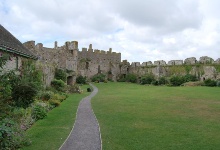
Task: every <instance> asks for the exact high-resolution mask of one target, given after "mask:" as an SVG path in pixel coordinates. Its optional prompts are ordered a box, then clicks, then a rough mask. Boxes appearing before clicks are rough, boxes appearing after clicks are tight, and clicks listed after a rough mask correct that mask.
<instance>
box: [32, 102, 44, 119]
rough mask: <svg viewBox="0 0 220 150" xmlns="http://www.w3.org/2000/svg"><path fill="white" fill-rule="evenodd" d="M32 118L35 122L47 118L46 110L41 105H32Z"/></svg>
mask: <svg viewBox="0 0 220 150" xmlns="http://www.w3.org/2000/svg"><path fill="white" fill-rule="evenodd" d="M32 111H33V112H32V117H33V118H34V119H35V120H36V121H37V120H40V119H43V118H44V117H46V116H47V111H46V109H45V108H44V107H43V106H41V105H34V106H33V110H32Z"/></svg>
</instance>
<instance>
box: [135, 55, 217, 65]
mask: <svg viewBox="0 0 220 150" xmlns="http://www.w3.org/2000/svg"><path fill="white" fill-rule="evenodd" d="M194 64H220V58H218V59H217V60H216V61H214V59H213V58H211V57H208V56H202V57H200V59H199V60H196V58H195V57H190V58H186V59H185V60H184V61H183V60H170V61H168V63H166V61H164V60H157V61H154V63H152V62H151V61H148V62H143V63H142V64H141V65H140V62H132V63H131V67H138V66H141V67H145V66H152V65H154V66H174V65H194Z"/></svg>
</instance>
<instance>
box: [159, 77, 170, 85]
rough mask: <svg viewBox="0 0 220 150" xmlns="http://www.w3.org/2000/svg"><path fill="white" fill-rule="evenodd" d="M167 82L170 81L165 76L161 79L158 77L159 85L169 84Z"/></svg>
mask: <svg viewBox="0 0 220 150" xmlns="http://www.w3.org/2000/svg"><path fill="white" fill-rule="evenodd" d="M167 83H168V81H167V80H166V78H165V77H159V79H158V85H165V84H167Z"/></svg>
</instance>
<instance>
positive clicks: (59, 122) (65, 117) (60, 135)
mask: <svg viewBox="0 0 220 150" xmlns="http://www.w3.org/2000/svg"><path fill="white" fill-rule="evenodd" d="M87 87H90V86H88V85H87V86H82V89H83V91H84V92H83V93H82V94H71V95H70V96H69V97H68V98H67V99H66V100H65V101H63V102H62V103H61V105H60V106H59V107H57V108H55V109H53V110H51V111H50V112H49V113H48V115H47V117H46V118H45V119H43V120H39V121H37V122H36V123H35V124H34V125H33V126H32V127H31V128H30V129H28V130H27V135H28V136H29V138H30V139H31V141H32V144H31V145H30V146H28V147H23V148H22V150H57V149H59V148H60V146H61V145H62V143H63V142H64V141H65V140H66V138H67V136H68V135H69V133H70V131H71V129H72V127H73V124H74V122H75V119H76V111H77V108H78V105H79V102H80V101H81V99H82V98H83V97H86V96H88V95H89V94H90V93H88V92H86V88H87Z"/></svg>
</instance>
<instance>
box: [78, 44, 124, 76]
mask: <svg viewBox="0 0 220 150" xmlns="http://www.w3.org/2000/svg"><path fill="white" fill-rule="evenodd" d="M78 56H79V57H78V73H79V74H80V75H83V76H87V77H88V78H90V77H92V76H94V75H96V74H98V73H103V74H106V75H107V76H108V75H111V77H109V78H111V79H113V80H116V77H117V75H118V74H119V73H120V69H119V64H120V63H121V53H116V52H112V49H111V48H110V49H109V51H104V50H98V49H95V50H93V48H92V44H90V45H89V48H88V50H87V48H82V51H79V52H78Z"/></svg>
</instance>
